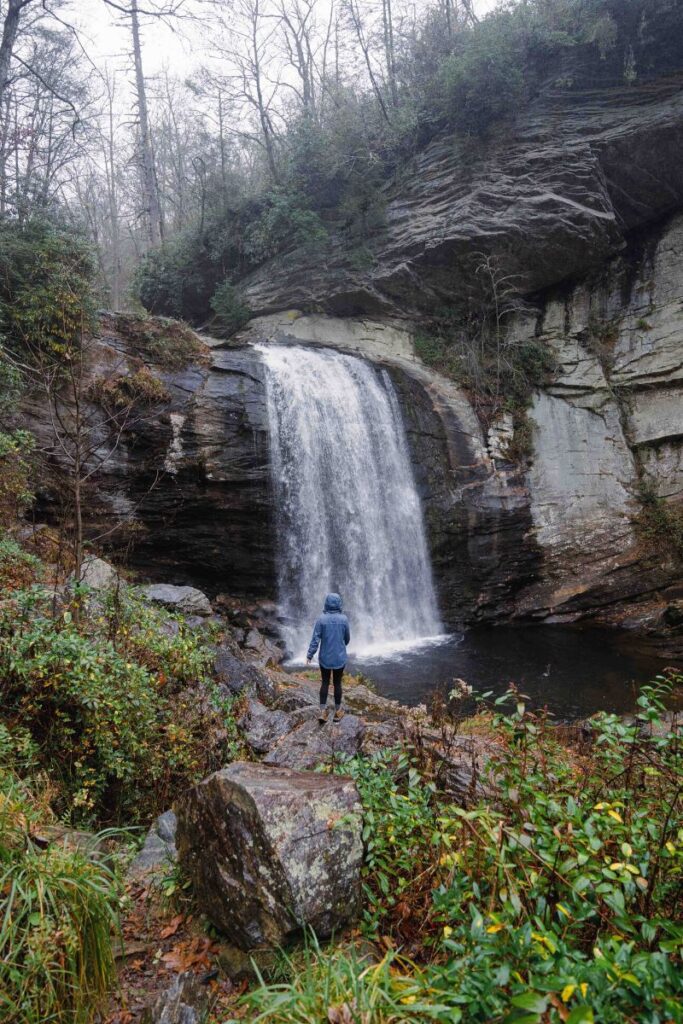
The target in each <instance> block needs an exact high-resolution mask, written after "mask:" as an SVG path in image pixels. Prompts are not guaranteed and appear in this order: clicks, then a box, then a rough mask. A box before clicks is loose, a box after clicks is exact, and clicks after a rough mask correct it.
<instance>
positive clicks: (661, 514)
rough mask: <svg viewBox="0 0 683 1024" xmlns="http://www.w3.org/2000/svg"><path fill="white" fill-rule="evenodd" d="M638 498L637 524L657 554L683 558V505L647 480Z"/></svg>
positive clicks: (641, 535)
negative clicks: (658, 490) (668, 497)
mask: <svg viewBox="0 0 683 1024" xmlns="http://www.w3.org/2000/svg"><path fill="white" fill-rule="evenodd" d="M638 500H639V501H640V509H639V511H638V514H637V515H636V517H635V520H634V523H635V527H636V530H637V532H638V534H639V535H640V537H641V538H642V539H643V540H644V542H645V543H646V544H647V545H648V547H650V548H652V549H653V551H655V552H656V553H657V554H660V555H662V554H663V555H667V556H673V557H674V558H676V559H678V560H683V505H681V504H680V503H677V502H675V501H667V500H666V498H663V497H661V495H659V494H657V492H656V490H655V489H654V487H653V486H652V484H650V483H648V482H647V481H643V482H642V483H641V486H640V488H639V490H638Z"/></svg>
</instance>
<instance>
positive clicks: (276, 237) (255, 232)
mask: <svg viewBox="0 0 683 1024" xmlns="http://www.w3.org/2000/svg"><path fill="white" fill-rule="evenodd" d="M326 239H327V232H326V230H325V228H324V227H323V225H322V222H321V220H320V218H319V217H318V215H317V213H315V212H314V211H313V210H311V209H307V208H306V207H305V206H303V205H302V204H301V202H300V200H299V197H298V196H297V195H296V194H294V193H291V192H287V191H285V190H284V189H276V190H273V191H272V192H269V193H268V194H267V195H266V196H265V200H264V205H263V209H262V210H261V212H260V214H259V216H258V217H257V218H256V220H254V221H253V222H252V223H251V224H250V225H249V228H248V230H247V233H246V238H245V252H246V254H247V256H248V257H249V259H250V261H251V262H252V263H253V264H254V265H255V266H257V265H258V264H259V263H263V261H264V260H267V259H269V258H270V257H271V256H276V255H277V254H278V253H281V252H288V251H290V250H292V249H299V248H301V247H302V246H303V247H305V248H307V249H315V248H317V247H318V246H320V245H322V244H323V243H324V242H325V240H326Z"/></svg>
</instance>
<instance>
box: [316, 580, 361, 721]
mask: <svg viewBox="0 0 683 1024" xmlns="http://www.w3.org/2000/svg"><path fill="white" fill-rule="evenodd" d="M350 639H351V631H350V630H349V620H348V619H347V618H346V616H345V615H343V614H342V599H341V597H340V596H339V594H328V595H327V597H326V598H325V607H324V609H323V613H322V615H321V616H320V618H319V619H316V623H315V626H314V628H313V636H312V637H311V643H310V645H309V648H308V655H307V658H306V661H307V664H309V665H310V664H311V661H312V660H313V655H314V654H315V652H316V651H317V650H318V645H320V655H319V657H318V661H319V662H320V675H321V677H322V686H321V687H320V714H319V716H318V718H319V719H320V721H321V722H326V721H327V716H328V711H327V692H328V690H329V688H330V675H331V676H332V678H333V681H334V719H333V721H335V722H338V721H339V720H340V719H341V718H342V717H343V715H344V712H343V710H342V706H341V703H342V676H343V675H344V669H345V667H346V647H347V645H348V643H349V641H350Z"/></svg>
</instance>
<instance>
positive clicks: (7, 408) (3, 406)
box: [0, 345, 24, 416]
mask: <svg viewBox="0 0 683 1024" xmlns="http://www.w3.org/2000/svg"><path fill="white" fill-rule="evenodd" d="M23 384H24V382H23V379H22V376H21V373H20V372H19V370H18V369H17V367H16V366H14V365H13V363H12V362H11V360H10V359H9V358H8V355H7V352H6V351H4V350H3V348H2V345H0V416H7V415H8V414H10V413H12V412H14V410H15V409H16V407H17V404H18V402H19V399H20V397H21V394H22V391H23Z"/></svg>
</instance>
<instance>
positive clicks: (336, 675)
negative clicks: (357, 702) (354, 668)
mask: <svg viewBox="0 0 683 1024" xmlns="http://www.w3.org/2000/svg"><path fill="white" fill-rule="evenodd" d="M345 667H346V666H345V665H342V667H341V668H325V667H324V665H321V666H320V675H321V676H322V680H323V684H322V686H321V687H320V704H321V706H322V705H323V704H327V691H328V690H329V688H330V675H331V676H332V678H333V680H334V703H335V704H336V706H337V707H340V705H341V702H342V676H343V675H344V669H345Z"/></svg>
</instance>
